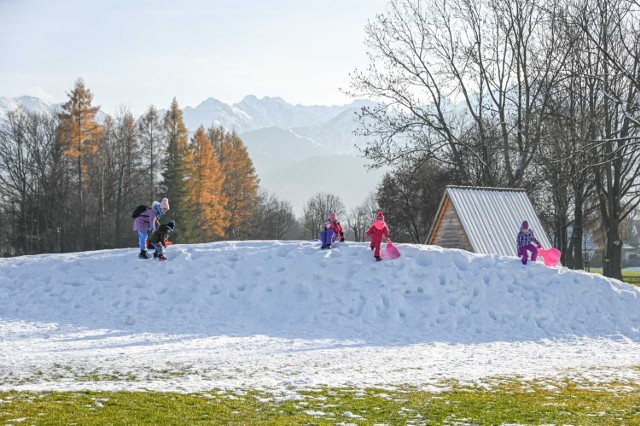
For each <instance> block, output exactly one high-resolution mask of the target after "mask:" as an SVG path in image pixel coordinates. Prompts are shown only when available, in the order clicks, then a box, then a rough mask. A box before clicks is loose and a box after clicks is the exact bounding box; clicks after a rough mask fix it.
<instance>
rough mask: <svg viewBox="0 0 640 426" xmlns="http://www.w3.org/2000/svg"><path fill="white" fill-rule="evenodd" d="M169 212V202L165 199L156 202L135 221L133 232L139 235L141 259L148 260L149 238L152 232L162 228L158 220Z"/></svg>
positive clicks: (139, 255)
mask: <svg viewBox="0 0 640 426" xmlns="http://www.w3.org/2000/svg"><path fill="white" fill-rule="evenodd" d="M167 210H169V200H168V199H167V198H163V199H162V201H161V202H157V201H154V202H153V204H151V207H149V208H148V209H146V210H145V211H143V212H142V213H141V214H139V215H138V216H137V217H136V219H135V220H134V221H133V230H134V231H136V232H137V234H138V246H139V247H140V253H139V254H138V257H139V258H140V259H148V258H149V255H148V254H147V238H148V233H149V232H150V231H155V230H156V229H158V227H159V226H160V221H159V220H158V218H160V217H162V216H164V214H165V213H166V212H167Z"/></svg>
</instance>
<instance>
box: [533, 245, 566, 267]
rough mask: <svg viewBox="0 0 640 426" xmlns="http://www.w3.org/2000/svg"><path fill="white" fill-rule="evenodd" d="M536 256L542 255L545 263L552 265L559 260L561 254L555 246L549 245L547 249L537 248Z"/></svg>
mask: <svg viewBox="0 0 640 426" xmlns="http://www.w3.org/2000/svg"><path fill="white" fill-rule="evenodd" d="M538 256H542V259H543V260H544V264H545V265H547V266H551V267H553V266H556V265H557V264H558V262H559V261H560V256H562V253H561V252H560V250H558V249H557V248H555V247H551V248H550V249H549V250H545V249H543V248H539V249H538Z"/></svg>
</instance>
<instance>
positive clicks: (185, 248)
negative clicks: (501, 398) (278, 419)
mask: <svg viewBox="0 0 640 426" xmlns="http://www.w3.org/2000/svg"><path fill="white" fill-rule="evenodd" d="M398 246H399V248H400V250H401V251H402V253H403V256H402V257H401V258H399V259H396V260H389V261H383V262H374V261H373V256H372V253H371V251H369V248H368V244H366V243H346V244H339V245H337V246H336V247H335V248H334V249H332V250H330V251H321V250H318V244H317V243H315V242H299V241H284V242H264V241H262V242H257V241H249V242H220V243H210V244H200V245H179V244H177V245H173V246H171V247H169V249H168V254H167V256H168V257H169V261H167V262H164V263H159V262H157V261H155V262H154V261H152V260H149V261H142V260H138V259H137V258H136V252H135V250H134V249H119V250H106V251H97V252H85V253H73V254H59V255H57V254H53V255H40V256H24V257H19V258H10V259H0V343H1V344H0V359H3V360H4V362H3V363H0V389H42V388H53V389H74V388H94V389H104V388H127V389H130V388H131V389H135V388H148V389H159V390H187V391H192V390H195V389H203V388H210V387H218V386H223V387H238V386H257V387H266V388H273V387H283V386H284V387H286V386H290V385H294V386H315V385H320V384H330V385H344V384H355V385H374V384H381V383H382V384H389V385H390V384H407V383H408V384H414V385H418V386H425V385H429V384H430V385H436V384H437V383H438V382H439V381H441V380H445V379H448V378H454V379H458V380H478V379H482V378H486V377H491V376H495V375H519V376H522V375H524V376H533V377H537V376H544V375H552V376H557V375H565V376H566V375H577V376H580V377H585V376H587V377H589V378H590V379H591V380H594V379H602V380H613V379H616V378H617V379H621V378H628V377H629V376H631V378H632V379H634V380H637V379H638V377H637V376H638V375H640V372H639V371H638V370H637V369H635V370H634V369H633V368H631V367H633V366H634V365H635V366H637V365H638V364H640V362H638V359H640V290H639V289H638V288H636V287H634V286H631V285H628V284H623V283H620V282H618V281H614V280H609V279H606V278H603V277H601V276H598V275H592V274H588V273H584V272H574V271H569V270H566V269H563V268H560V269H554V268H547V267H545V266H543V265H542V264H534V265H529V266H527V267H525V266H522V265H521V264H520V263H519V262H518V260H517V259H516V258H502V257H497V256H485V255H474V254H470V253H467V252H464V251H460V250H444V249H440V248H438V247H433V246H419V245H402V244H400V245H398ZM505 360H510V361H509V362H504V361H505ZM185 368H187V369H189V371H190V375H188V376H187V377H182V376H183V375H181V376H180V377H181V378H176V377H173V376H172V377H171V378H170V379H167V378H166V377H164V376H163V377H155V376H153V374H151V373H149V371H165V370H167V369H169V370H172V369H175V370H176V371H178V372H180V371H182V372H184V371H183V370H184V369H185ZM611 369H615V370H614V371H612V370H611ZM38 371H40V372H42V371H46V372H48V373H47V374H45V375H44V377H41V376H37V374H41V373H36V372H38ZM86 371H94V372H95V371H97V373H96V374H104V375H109V376H112V375H116V376H117V375H118V374H125V373H126V372H128V373H130V374H132V375H134V376H137V377H140V376H141V375H144V377H145V379H144V380H142V381H131V380H130V379H128V380H125V379H123V380H122V381H118V380H109V381H104V382H95V381H88V382H86V383H85V382H82V381H81V380H78V379H77V375H78V374H81V373H82V372H86ZM143 371H144V372H145V373H144V374H143V373H142V372H143ZM48 374H51V377H49V376H48ZM147 374H150V375H151V376H147ZM61 375H62V377H63V379H60V378H59V377H60V376H61ZM35 376H37V377H35ZM54 376H55V377H57V378H56V379H53V377H54ZM152 376H153V377H152Z"/></svg>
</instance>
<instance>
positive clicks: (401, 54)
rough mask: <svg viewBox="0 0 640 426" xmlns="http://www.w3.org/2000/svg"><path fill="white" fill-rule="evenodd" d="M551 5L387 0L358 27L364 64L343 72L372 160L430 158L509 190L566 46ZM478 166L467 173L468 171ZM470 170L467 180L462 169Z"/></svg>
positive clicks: (521, 174)
mask: <svg viewBox="0 0 640 426" xmlns="http://www.w3.org/2000/svg"><path fill="white" fill-rule="evenodd" d="M556 8H557V6H556V2H555V0H547V1H543V2H540V1H533V0H498V1H490V0H481V1H477V0H428V1H420V0H392V1H391V2H390V3H389V9H388V12H387V13H386V14H383V15H379V16H378V17H377V19H376V21H375V22H373V23H371V24H369V25H368V26H367V28H366V32H367V46H368V55H369V57H370V65H369V68H368V69H367V70H366V72H360V71H356V72H355V73H354V74H353V75H352V89H353V90H352V94H353V95H354V96H366V97H370V98H374V99H378V100H380V101H381V102H382V103H381V104H380V105H379V106H378V107H373V108H367V107H365V108H363V109H362V112H361V115H360V123H361V125H360V129H359V132H360V133H361V134H363V135H366V136H371V137H373V138H374V141H373V142H372V143H370V144H369V146H368V147H367V148H366V149H365V155H366V156H367V157H369V158H371V159H373V160H374V161H375V162H376V163H377V164H382V163H391V164H393V163H396V162H398V161H399V160H401V159H404V160H409V161H415V160H417V159H422V158H428V157H432V158H436V159H437V160H438V161H440V162H442V163H445V164H450V165H452V166H453V167H455V169H456V171H457V173H458V174H459V175H460V176H461V178H462V180H463V181H465V182H468V183H472V184H481V185H487V186H494V185H499V184H500V185H508V186H518V185H522V183H523V182H525V181H526V178H527V175H526V173H525V172H526V170H527V167H528V166H529V164H530V162H531V161H532V158H533V155H534V153H535V151H536V147H537V145H538V144H539V143H540V141H541V140H542V137H543V134H542V131H543V129H542V126H541V120H540V117H541V115H542V114H544V113H545V112H546V110H547V108H548V102H547V98H548V95H549V93H550V91H551V90H552V89H553V87H554V85H555V83H556V81H557V79H558V78H559V76H558V71H557V70H558V67H552V66H551V65H552V64H557V63H559V62H563V61H564V60H565V58H564V57H563V56H562V55H563V54H565V53H566V50H558V49H557V46H556V36H557V19H558V17H557V14H556ZM470 164H471V165H475V167H477V168H479V170H478V171H477V172H476V171H475V170H470V169H469V165H470ZM471 172H473V174H472V173H471Z"/></svg>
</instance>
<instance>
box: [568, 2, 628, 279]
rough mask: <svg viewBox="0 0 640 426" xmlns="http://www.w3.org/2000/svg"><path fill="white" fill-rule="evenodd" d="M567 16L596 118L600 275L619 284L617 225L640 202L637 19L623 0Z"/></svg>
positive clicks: (580, 7) (593, 147)
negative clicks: (580, 44)
mask: <svg viewBox="0 0 640 426" xmlns="http://www.w3.org/2000/svg"><path fill="white" fill-rule="evenodd" d="M569 16H570V20H571V22H572V23H573V24H574V25H575V26H576V27H578V28H579V29H580V30H581V34H582V35H583V40H584V41H585V42H584V49H585V51H586V52H587V53H588V56H587V59H588V61H589V62H588V64H589V65H590V67H589V68H587V69H586V71H585V79H588V80H590V81H591V82H592V84H593V87H594V93H593V95H592V96H591V104H590V108H592V110H593V111H594V113H593V115H594V116H596V115H597V116H599V117H601V120H593V121H592V122H591V123H590V126H589V142H590V146H589V149H590V154H591V155H592V158H593V163H592V167H593V171H594V174H595V188H596V195H597V198H598V208H599V213H600V218H601V222H602V226H603V228H604V230H605V233H606V246H605V259H604V260H605V261H604V265H603V272H604V274H605V275H606V276H609V277H614V278H618V279H622V270H621V265H622V246H623V241H622V238H621V236H620V224H621V223H622V221H623V220H624V219H625V218H626V217H627V216H628V215H629V214H630V213H631V212H633V211H634V210H635V208H636V207H637V205H638V204H639V203H640V191H639V189H640V188H638V178H639V177H640V162H639V155H640V150H639V149H638V147H639V146H640V145H639V144H638V142H639V141H640V135H639V132H638V130H639V124H640V109H639V107H638V98H639V95H640V91H639V89H640V85H638V78H637V76H638V75H639V70H640V31H639V30H638V27H639V23H640V20H639V19H640V17H639V16H638V13H637V10H635V2H633V1H627V0H608V1H604V0H591V1H585V2H576V3H575V4H573V7H572V8H571V9H570V14H569Z"/></svg>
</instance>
